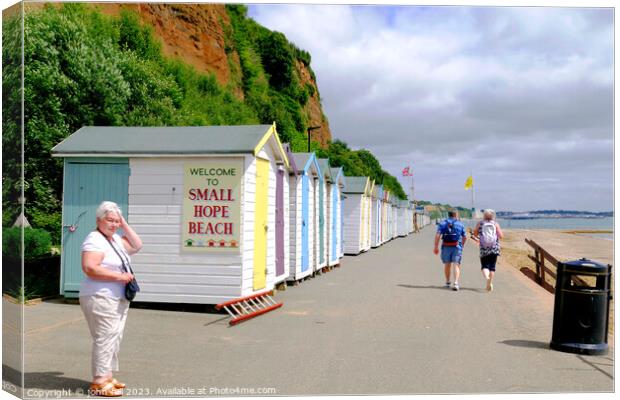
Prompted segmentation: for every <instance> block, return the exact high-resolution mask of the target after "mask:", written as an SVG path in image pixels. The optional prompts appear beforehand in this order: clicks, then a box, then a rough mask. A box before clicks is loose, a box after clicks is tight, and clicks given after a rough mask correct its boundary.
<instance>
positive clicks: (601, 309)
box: [550, 258, 611, 355]
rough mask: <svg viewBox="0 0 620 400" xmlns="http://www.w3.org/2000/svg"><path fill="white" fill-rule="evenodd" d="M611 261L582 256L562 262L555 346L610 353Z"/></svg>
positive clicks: (558, 277) (554, 337)
mask: <svg viewBox="0 0 620 400" xmlns="http://www.w3.org/2000/svg"><path fill="white" fill-rule="evenodd" d="M610 283H611V265H603V264H599V263H597V262H594V261H590V260H587V259H585V258H582V259H581V260H576V261H570V262H566V263H562V262H560V263H558V274H557V280H556V285H555V307H554V311H553V334H552V337H551V343H550V346H551V348H552V349H555V350H559V351H565V352H569V353H578V354H591V355H593V354H599V355H600V354H606V353H607V351H608V346H607V331H608V328H609V302H610V300H611V291H610Z"/></svg>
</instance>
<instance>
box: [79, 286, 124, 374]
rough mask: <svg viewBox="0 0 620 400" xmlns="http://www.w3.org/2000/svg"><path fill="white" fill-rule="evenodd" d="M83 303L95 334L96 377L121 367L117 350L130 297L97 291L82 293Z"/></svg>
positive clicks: (92, 334)
mask: <svg viewBox="0 0 620 400" xmlns="http://www.w3.org/2000/svg"><path fill="white" fill-rule="evenodd" d="M80 307H81V308H82V312H83V313H84V317H85V318H86V322H87V323H88V329H89V330H90V335H91V337H92V338H93V347H92V360H91V372H92V375H93V377H95V376H105V375H108V374H109V373H111V372H112V371H118V352H119V350H120V346H121V341H122V340H123V330H124V329H125V321H126V320H127V311H128V310H129V301H127V299H124V298H122V299H115V298H113V297H107V296H103V295H99V294H95V295H92V296H82V297H80Z"/></svg>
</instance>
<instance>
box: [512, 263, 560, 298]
mask: <svg viewBox="0 0 620 400" xmlns="http://www.w3.org/2000/svg"><path fill="white" fill-rule="evenodd" d="M519 271H521V273H522V274H523V275H525V276H526V277H528V278H529V279H530V280H532V281H533V282H534V283H536V284H537V285H540V282H539V281H538V277H537V276H536V272H534V271H532V270H531V269H529V268H528V267H522V268H521V269H520V270H519ZM542 287H543V288H544V289H545V290H546V291H547V292H549V293H551V294H554V293H555V288H554V287H553V285H551V284H550V283H549V282H544V283H543V284H542Z"/></svg>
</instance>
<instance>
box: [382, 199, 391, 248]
mask: <svg viewBox="0 0 620 400" xmlns="http://www.w3.org/2000/svg"><path fill="white" fill-rule="evenodd" d="M389 204H390V191H389V190H386V189H383V198H382V200H381V244H383V243H386V242H387V241H388V240H390V239H389V234H388V232H389V227H390V219H389V213H388V209H389Z"/></svg>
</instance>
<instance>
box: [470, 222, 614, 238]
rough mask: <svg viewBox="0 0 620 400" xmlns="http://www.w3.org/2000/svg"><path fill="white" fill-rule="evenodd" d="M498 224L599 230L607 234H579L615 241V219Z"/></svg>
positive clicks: (473, 224) (555, 228)
mask: <svg viewBox="0 0 620 400" xmlns="http://www.w3.org/2000/svg"><path fill="white" fill-rule="evenodd" d="M464 222H466V224H465V225H466V226H470V225H471V226H472V227H473V226H475V224H476V223H477V221H473V220H466V221H464ZM497 222H499V224H500V225H501V227H502V228H506V229H554V230H576V231H579V230H597V231H610V232H606V233H578V235H582V236H590V237H597V238H601V239H607V240H613V238H614V234H613V230H614V219H613V217H605V218H535V219H503V218H498V219H497Z"/></svg>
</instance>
